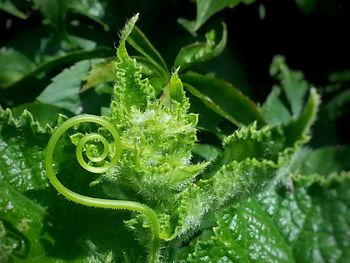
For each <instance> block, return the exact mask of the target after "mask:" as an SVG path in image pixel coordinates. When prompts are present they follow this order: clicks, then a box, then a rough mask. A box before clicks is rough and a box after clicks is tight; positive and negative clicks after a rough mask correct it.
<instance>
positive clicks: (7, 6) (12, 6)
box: [0, 0, 28, 19]
mask: <svg viewBox="0 0 350 263" xmlns="http://www.w3.org/2000/svg"><path fill="white" fill-rule="evenodd" d="M16 4H17V5H16ZM21 5H23V2H22V3H20V5H18V3H15V2H14V1H11V0H1V1H0V10H3V11H5V12H7V13H9V14H11V15H14V16H16V17H18V18H21V19H27V18H28V14H26V13H25V12H23V11H22V10H21V8H20V7H21Z"/></svg>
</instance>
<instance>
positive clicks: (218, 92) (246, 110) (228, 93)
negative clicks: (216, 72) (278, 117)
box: [181, 72, 264, 127]
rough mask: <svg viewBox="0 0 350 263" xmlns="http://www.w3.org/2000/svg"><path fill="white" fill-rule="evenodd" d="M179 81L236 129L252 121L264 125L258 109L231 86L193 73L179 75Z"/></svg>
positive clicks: (219, 80)
mask: <svg viewBox="0 0 350 263" xmlns="http://www.w3.org/2000/svg"><path fill="white" fill-rule="evenodd" d="M181 79H182V80H183V81H184V86H185V87H186V88H187V89H188V91H190V92H191V93H192V94H193V95H194V96H196V97H198V98H199V99H201V101H202V102H203V103H204V104H205V105H206V106H207V107H208V108H210V109H211V110H213V111H214V112H216V113H217V114H219V115H220V116H222V117H224V118H225V119H227V120H228V121H230V122H232V123H233V124H235V125H237V126H238V127H241V126H242V125H248V124H250V123H252V122H254V121H257V122H258V123H260V124H261V123H264V120H263V117H262V115H261V113H260V110H259V109H258V107H257V106H256V105H255V104H254V103H253V102H252V101H251V100H250V99H249V98H247V97H246V96H244V95H243V94H242V93H241V92H240V91H239V90H237V89H236V88H235V87H233V86H232V85H231V84H229V83H227V82H225V81H223V80H221V79H217V78H214V77H209V76H203V75H200V74H197V73H193V72H189V73H186V74H183V75H181Z"/></svg>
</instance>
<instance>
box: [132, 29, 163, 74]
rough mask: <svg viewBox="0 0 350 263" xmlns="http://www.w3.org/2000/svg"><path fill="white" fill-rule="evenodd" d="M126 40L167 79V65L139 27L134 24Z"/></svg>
mask: <svg viewBox="0 0 350 263" xmlns="http://www.w3.org/2000/svg"><path fill="white" fill-rule="evenodd" d="M126 41H127V42H128V43H129V44H130V45H131V46H132V47H133V48H134V49H136V50H137V51H138V52H139V53H140V54H141V55H142V56H144V57H145V58H146V59H147V60H148V61H149V62H150V63H151V64H153V66H154V67H156V68H157V69H158V71H159V73H160V75H161V76H163V77H165V79H168V77H169V73H168V67H167V65H166V63H165V61H164V59H163V58H162V56H161V55H160V54H159V52H158V51H157V50H156V49H155V48H154V46H153V45H152V44H151V42H150V41H149V40H148V39H147V37H146V36H145V34H144V33H143V32H142V31H141V30H140V29H139V28H137V27H136V26H135V27H134V28H133V29H132V31H131V33H130V34H129V35H128V37H127V38H126Z"/></svg>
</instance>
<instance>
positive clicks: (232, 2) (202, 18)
mask: <svg viewBox="0 0 350 263" xmlns="http://www.w3.org/2000/svg"><path fill="white" fill-rule="evenodd" d="M241 2H242V3H245V4H251V3H253V2H255V0H196V4H197V16H196V20H195V21H188V20H186V19H183V18H180V19H178V22H179V23H180V24H181V25H182V26H183V27H185V28H186V29H187V30H188V31H189V32H191V33H192V34H194V33H195V32H196V31H197V30H198V29H199V28H200V27H201V26H202V25H203V24H204V23H205V22H206V21H207V20H208V19H209V18H210V17H211V16H212V15H214V14H215V13H217V12H219V11H220V10H222V9H224V8H225V7H230V8H233V7H234V6H236V5H238V4H239V3H241Z"/></svg>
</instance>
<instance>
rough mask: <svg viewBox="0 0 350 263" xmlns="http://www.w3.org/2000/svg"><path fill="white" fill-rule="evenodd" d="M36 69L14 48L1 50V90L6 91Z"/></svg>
mask: <svg viewBox="0 0 350 263" xmlns="http://www.w3.org/2000/svg"><path fill="white" fill-rule="evenodd" d="M34 68H35V64H34V63H33V62H32V61H30V59H28V58H27V57H26V56H25V55H23V54H21V53H20V52H18V51H16V50H14V49H12V48H1V49H0V69H1V70H0V83H1V84H0V88H2V89H5V88H7V87H9V86H10V85H11V84H12V83H14V82H16V81H18V80H20V79H21V78H22V77H23V76H24V75H26V74H27V73H28V72H30V71H32V70H33V69H34Z"/></svg>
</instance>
